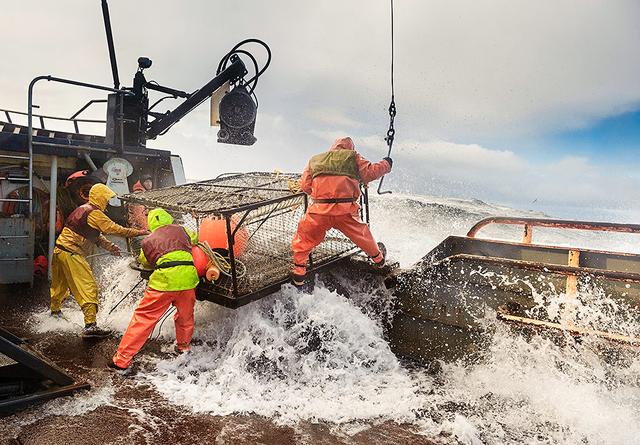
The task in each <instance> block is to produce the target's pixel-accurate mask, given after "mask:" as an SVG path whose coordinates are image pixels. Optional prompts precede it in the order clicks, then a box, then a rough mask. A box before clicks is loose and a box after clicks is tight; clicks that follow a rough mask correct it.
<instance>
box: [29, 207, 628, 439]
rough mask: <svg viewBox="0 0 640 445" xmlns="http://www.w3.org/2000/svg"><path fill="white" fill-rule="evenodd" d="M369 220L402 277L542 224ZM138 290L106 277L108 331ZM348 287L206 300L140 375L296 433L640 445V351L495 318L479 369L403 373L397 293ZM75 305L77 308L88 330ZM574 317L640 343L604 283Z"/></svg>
mask: <svg viewBox="0 0 640 445" xmlns="http://www.w3.org/2000/svg"><path fill="white" fill-rule="evenodd" d="M372 214H373V217H372V221H373V224H372V226H373V231H374V233H375V234H376V235H377V236H378V238H380V239H381V240H383V241H385V243H386V244H387V247H388V249H389V253H390V256H391V257H393V258H395V259H397V260H399V261H400V262H401V265H402V266H404V267H407V266H409V265H410V264H412V263H413V262H415V261H417V260H418V259H420V258H421V257H422V256H423V255H424V254H426V253H427V252H429V251H430V250H431V249H432V248H433V247H435V246H436V245H437V244H438V243H439V242H440V241H441V240H442V239H444V238H445V237H446V236H448V235H451V234H457V235H461V234H464V233H466V231H467V230H468V229H469V228H470V227H471V225H472V224H473V223H474V222H476V221H477V220H479V219H481V218H483V217H486V216H490V215H516V216H518V215H520V216H532V214H529V213H525V212H519V211H515V210H512V209H508V208H503V207H495V206H490V205H487V204H484V203H482V202H480V201H476V200H450V199H443V198H438V199H436V198H425V197H417V196H397V195H396V196H391V197H384V198H374V199H372ZM535 216H540V215H535ZM486 233H487V236H491V237H493V238H499V239H510V240H513V239H518V237H519V236H521V233H520V230H519V229H516V228H512V227H491V228H487V229H486ZM535 241H536V242H538V241H539V242H541V243H542V242H544V243H549V244H556V245H572V246H590V247H594V248H606V250H618V251H630V252H635V251H637V246H636V245H635V243H633V241H634V240H633V238H631V237H626V238H625V237H622V236H617V235H616V236H611V235H594V234H582V233H579V232H569V233H567V232H559V231H554V230H548V231H545V232H543V233H539V234H538V233H536V238H535ZM136 281H137V274H135V273H134V272H132V271H130V270H129V269H128V267H127V260H117V261H115V262H112V263H111V264H110V265H109V266H107V267H105V269H104V271H103V273H102V283H103V288H102V299H103V301H102V307H103V310H102V311H101V313H100V314H99V319H98V321H99V323H102V324H104V325H107V326H110V327H112V328H114V329H117V330H119V331H123V330H124V329H125V328H126V325H127V323H128V321H129V318H130V316H131V312H132V310H133V308H134V307H135V304H136V302H137V301H138V299H139V297H140V296H141V294H142V291H143V289H142V287H143V286H142V285H141V286H140V289H138V290H137V292H135V295H132V296H131V297H129V298H128V299H127V300H126V301H125V302H123V303H122V304H121V306H120V307H118V309H117V310H116V311H114V313H113V314H112V315H111V316H107V315H106V313H107V312H108V311H107V310H106V309H109V308H110V307H112V305H113V304H115V302H117V301H118V300H119V299H120V298H121V297H122V296H123V295H124V294H125V293H126V292H127V291H129V289H130V288H131V287H132V286H133V285H134V284H135V282H136ZM344 284H345V285H348V288H349V291H350V293H351V294H352V298H351V299H346V298H344V297H343V296H341V295H339V294H338V293H336V292H333V291H330V290H328V289H327V288H326V287H325V286H323V285H322V284H318V285H317V287H316V288H315V289H314V291H313V294H311V295H309V294H304V293H300V292H298V291H297V290H295V289H294V288H291V287H288V286H285V287H284V288H283V289H282V290H281V291H280V292H278V293H276V294H274V295H273V296H271V297H268V298H265V299H263V300H261V301H258V302H255V303H252V304H250V305H248V306H245V307H243V308H241V309H239V310H236V311H232V310H229V309H225V308H222V307H218V306H216V305H214V304H211V303H205V302H198V303H197V305H196V342H195V343H196V346H194V347H193V350H192V352H191V353H189V354H186V355H182V356H179V357H175V358H169V359H162V358H160V357H155V356H154V357H147V358H146V360H147V361H148V362H150V364H151V366H145V371H144V372H143V373H141V374H140V375H139V376H138V377H137V379H138V380H139V382H140V383H141V384H145V383H149V382H151V383H152V384H153V385H154V386H155V388H156V389H157V391H158V392H160V394H162V395H163V397H165V398H166V399H167V400H168V401H169V402H171V403H174V404H178V405H181V406H184V407H187V408H189V409H190V410H192V411H194V412H201V413H210V414H213V415H228V414H232V413H254V414H258V415H262V416H265V417H269V418H272V419H273V420H274V421H275V422H277V423H285V424H295V423H296V422H298V421H301V420H310V421H316V422H318V421H320V422H328V423H330V424H334V425H338V426H339V427H341V428H344V429H343V430H344V431H347V432H349V431H352V432H353V431H358V430H359V429H360V428H365V427H366V425H369V424H372V423H378V422H384V421H395V422H398V423H405V424H407V428H410V429H412V430H414V431H416V432H421V433H423V434H426V435H428V436H429V437H430V438H431V439H432V440H435V441H436V442H438V443H464V444H480V443H486V444H502V443H513V444H516V443H530V444H552V443H563V444H575V443H585V444H627V443H637V442H638V438H640V358H636V356H637V354H633V353H632V354H627V355H624V357H623V358H622V359H619V360H612V359H611V356H607V354H603V353H602V350H603V343H602V341H600V340H598V339H595V338H584V339H583V340H582V341H581V342H577V341H575V340H574V339H573V338H571V337H568V338H565V341H563V342H558V341H556V340H554V339H553V338H547V337H544V336H529V337H525V336H519V335H514V333H513V331H511V330H510V329H509V328H508V327H507V326H506V325H503V324H501V323H500V322H498V321H496V319H495V314H488V315H487V316H486V318H485V319H484V320H483V322H484V323H486V324H488V325H490V326H491V327H492V330H493V331H494V332H495V333H494V334H493V337H492V340H491V342H490V343H489V345H488V347H487V350H486V351H485V354H484V355H483V358H482V360H481V361H479V362H476V363H473V364H469V363H463V362H459V363H451V364H442V369H441V372H439V373H435V374H431V373H429V372H427V370H425V369H422V368H413V367H410V366H407V365H403V364H402V363H401V362H400V361H399V360H398V359H397V358H396V357H395V356H394V355H393V354H392V352H391V351H390V349H389V346H388V345H387V343H386V342H385V340H384V334H383V329H382V325H383V323H384V322H386V321H388V319H389V316H390V312H389V311H390V308H391V304H390V303H391V302H390V300H389V298H390V297H389V295H387V294H386V293H385V292H383V291H380V289H379V288H378V287H376V285H375V283H366V282H355V283H353V282H352V283H344ZM354 291H355V292H354ZM536 298H537V302H538V303H539V305H540V307H542V306H544V310H545V311H547V313H549V311H550V310H551V312H553V308H554V307H557V308H560V307H561V306H562V304H564V300H563V298H565V296H564V295H563V294H562V293H561V292H555V291H553V290H551V291H548V292H545V293H544V294H542V293H540V294H536ZM74 304H75V303H73V304H71V303H68V304H67V306H68V310H66V312H68V313H69V315H68V316H69V317H70V318H73V319H74V320H77V321H78V323H80V322H81V319H82V317H81V314H80V313H79V309H78V308H77V307H75V308H74V306H73V305H74ZM67 306H65V307H67ZM558 311H559V309H558ZM576 311H577V313H578V314H579V316H580V318H581V320H583V321H584V322H585V323H587V324H588V325H590V326H598V327H600V328H602V329H611V328H616V331H617V332H621V333H626V334H629V335H636V336H637V335H638V334H639V333H640V324H639V323H638V322H637V320H636V318H635V317H634V316H633V314H630V313H629V311H628V310H627V308H624V307H620V306H619V304H618V303H616V302H615V301H613V300H611V299H610V298H608V297H607V296H606V295H602V294H601V291H600V290H598V288H597V286H592V287H591V288H588V289H582V290H581V300H580V305H579V306H578V307H577V308H576ZM620 317H623V318H620ZM44 318H45V317H44V315H43V314H35V315H34V319H36V326H37V327H38V329H40V330H53V329H57V328H58V327H52V326H51V325H49V324H48V323H51V322H50V321H49V320H47V321H46V323H45V322H44ZM40 319H42V320H40ZM39 320H40V322H39ZM172 324H173V323H172V322H171V320H169V321H168V322H167V323H165V325H164V326H163V327H162V332H161V338H162V339H164V340H167V341H171V340H172V339H173V326H172ZM69 329H72V328H69Z"/></svg>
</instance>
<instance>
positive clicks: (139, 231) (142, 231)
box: [136, 229, 149, 236]
mask: <svg viewBox="0 0 640 445" xmlns="http://www.w3.org/2000/svg"><path fill="white" fill-rule="evenodd" d="M148 234H149V231H148V230H146V229H138V234H137V235H136V236H147V235H148Z"/></svg>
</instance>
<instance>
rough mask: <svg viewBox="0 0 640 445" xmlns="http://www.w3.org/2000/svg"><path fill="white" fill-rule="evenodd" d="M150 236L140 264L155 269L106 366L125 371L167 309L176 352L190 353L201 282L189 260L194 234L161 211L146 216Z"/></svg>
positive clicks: (144, 242)
mask: <svg viewBox="0 0 640 445" xmlns="http://www.w3.org/2000/svg"><path fill="white" fill-rule="evenodd" d="M148 225H149V230H151V235H149V236H147V237H146V238H145V239H144V240H143V241H142V250H141V251H140V258H139V260H140V263H141V264H142V265H144V266H146V267H151V268H153V269H154V271H153V273H152V274H151V277H150V278H149V284H148V286H147V288H146V289H145V292H144V296H143V297H142V300H140V303H139V304H138V307H137V308H136V310H135V311H134V313H133V317H132V318H131V322H130V323H129V327H128V328H127V330H126V332H125V333H124V335H123V336H122V340H121V341H120V345H119V346H118V350H117V351H116V353H115V355H114V356H113V361H112V363H110V364H109V365H110V366H111V367H112V368H116V369H126V368H128V367H129V365H130V364H131V360H132V359H133V357H134V356H135V355H136V354H137V353H138V351H140V348H142V346H143V345H144V343H145V342H146V340H147V338H149V335H150V334H151V332H153V329H154V328H155V326H156V323H158V320H159V319H160V317H162V315H163V314H164V313H165V312H166V310H167V309H168V308H169V306H171V305H173V306H175V307H176V309H177V312H176V315H175V316H174V322H175V327H176V343H177V346H176V350H177V351H178V352H185V351H188V350H189V345H190V344H191V337H192V336H193V329H194V324H193V306H194V304H195V301H196V294H195V288H196V286H197V285H198V283H199V281H200V279H199V278H198V273H197V271H196V268H195V266H194V265H193V257H192V256H191V247H192V246H193V245H195V244H197V242H198V237H197V235H196V234H194V233H192V232H190V231H188V230H187V229H185V228H184V227H181V226H178V225H176V224H173V217H172V216H171V215H170V214H169V213H167V211H165V210H163V209H159V208H158V209H153V210H151V211H150V212H149V215H148Z"/></svg>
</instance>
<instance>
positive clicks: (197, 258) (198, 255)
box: [191, 246, 209, 278]
mask: <svg viewBox="0 0 640 445" xmlns="http://www.w3.org/2000/svg"><path fill="white" fill-rule="evenodd" d="M191 256H192V257H193V264H194V265H195V266H196V270H197V271H198V276H199V277H200V278H202V277H204V276H205V274H206V273H207V264H208V263H209V258H207V255H206V254H205V253H204V252H203V250H202V249H201V248H199V247H198V246H193V247H192V248H191Z"/></svg>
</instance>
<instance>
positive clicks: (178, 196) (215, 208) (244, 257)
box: [123, 173, 355, 298]
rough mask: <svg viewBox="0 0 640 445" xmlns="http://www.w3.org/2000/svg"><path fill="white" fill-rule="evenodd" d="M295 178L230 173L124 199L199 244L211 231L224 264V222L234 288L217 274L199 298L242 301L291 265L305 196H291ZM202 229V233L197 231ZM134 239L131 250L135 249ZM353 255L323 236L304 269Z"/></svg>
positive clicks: (340, 238)
mask: <svg viewBox="0 0 640 445" xmlns="http://www.w3.org/2000/svg"><path fill="white" fill-rule="evenodd" d="M298 179H299V175H294V174H272V173H244V174H234V175H228V176H224V177H219V178H217V179H212V180H208V181H202V182H196V183H191V184H184V185H179V186H174V187H168V188H163V189H157V190H150V191H146V192H143V193H137V194H131V195H127V196H126V197H124V198H123V199H124V200H125V203H126V205H127V206H131V205H143V206H144V207H146V208H147V209H148V210H150V209H152V208H155V207H162V208H164V209H165V210H167V211H168V212H169V213H170V214H171V215H172V216H173V217H174V223H175V224H180V225H182V226H184V227H186V228H187V229H190V230H192V231H197V232H198V233H199V234H200V240H201V241H202V240H203V234H204V232H205V231H208V233H209V234H210V233H211V230H212V228H213V230H214V232H216V231H217V233H216V234H215V235H216V236H214V238H216V240H217V241H216V242H212V243H211V242H210V243H209V244H210V246H211V247H212V248H213V250H214V251H217V252H218V253H221V254H222V255H223V256H225V257H226V258H227V259H229V249H228V243H227V230H226V227H227V219H228V224H229V226H230V227H231V233H232V234H233V240H232V245H233V246H232V249H233V253H234V256H235V259H236V260H237V261H234V262H231V266H232V267H233V268H234V269H235V271H236V277H237V288H236V289H234V285H233V280H232V279H231V277H230V276H228V275H225V274H222V275H220V278H219V279H218V280H216V281H215V282H208V281H204V280H203V282H202V283H201V285H200V293H202V292H205V293H212V294H215V295H217V296H220V297H226V298H234V297H242V296H245V295H248V294H251V293H254V292H257V291H259V290H261V289H264V288H266V287H268V286H270V285H274V284H277V283H279V282H282V281H284V280H286V279H288V276H289V272H290V271H291V268H292V266H293V255H292V251H291V240H292V238H293V236H294V234H295V231H296V229H297V226H298V221H299V220H300V218H302V216H303V215H304V212H305V210H306V196H305V195H304V194H303V193H293V192H292V191H291V190H290V189H289V184H290V181H295V182H297V181H298ZM201 229H202V231H201ZM210 239H211V238H210ZM140 241H141V240H133V241H132V243H131V250H132V251H133V253H134V254H136V255H137V253H138V252H139V250H140ZM353 251H355V247H354V245H353V243H352V242H351V241H349V239H347V238H346V237H345V236H344V235H343V234H342V233H340V232H339V231H337V230H334V229H332V230H330V231H329V232H327V236H326V238H325V240H324V241H323V242H322V243H321V244H320V245H319V246H318V247H317V248H315V249H314V250H313V253H312V255H311V258H310V264H309V268H310V269H313V268H315V267H318V266H322V265H323V264H326V263H328V262H331V261H332V260H335V259H337V258H340V257H342V256H344V255H345V254H348V253H351V252H353Z"/></svg>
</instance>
